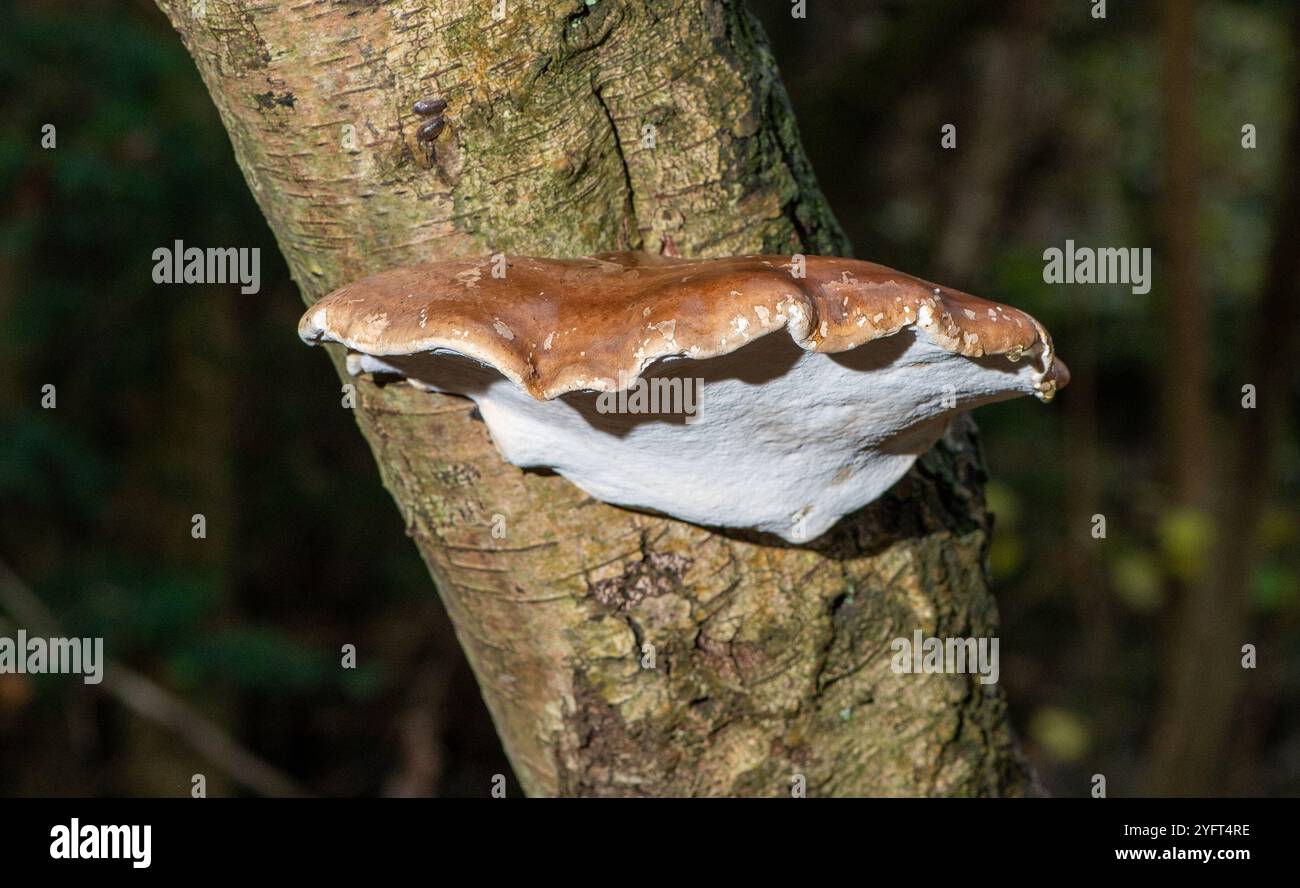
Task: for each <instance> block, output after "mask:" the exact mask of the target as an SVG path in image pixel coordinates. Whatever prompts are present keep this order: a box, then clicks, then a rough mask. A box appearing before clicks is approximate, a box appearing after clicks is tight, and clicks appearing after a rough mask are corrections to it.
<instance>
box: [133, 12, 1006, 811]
mask: <svg viewBox="0 0 1300 888" xmlns="http://www.w3.org/2000/svg"><path fill="white" fill-rule="evenodd" d="M158 2H159V5H160V6H161V7H162V9H163V10H164V11H165V12H166V13H167V15H168V16H169V17H170V18H171V20H172V23H173V25H174V26H175V27H176V29H177V30H178V31H179V32H180V34H181V37H182V39H183V40H184V41H185V44H186V46H187V47H188V49H189V51H190V53H191V54H192V55H193V57H194V59H195V61H196V63H197V64H198V68H199V71H200V72H201V74H202V76H203V78H204V81H205V83H206V84H207V87H208V89H209V91H210V92H211V94H212V98H213V100H214V101H215V102H216V104H217V107H218V108H219V109H220V113H221V116H222V120H223V121H224V123H225V126H226V128H227V130H228V131H229V133H230V137H231V141H232V143H233V145H234V149H235V154H236V156H237V158H238V160H239V164H240V166H241V168H242V169H243V171H244V174H245V177H246V178H247V180H248V183H249V185H250V187H251V188H252V190H253V194H254V195H255V197H256V199H257V200H258V202H259V205H260V206H261V208H262V210H263V212H264V213H265V215H266V217H267V219H268V220H269V221H270V224H271V227H272V228H273V230H274V231H275V235H276V237H277V239H278V241H279V244H280V247H281V249H282V250H283V251H284V254H285V257H286V258H287V260H288V263H289V266H290V269H291V271H292V273H293V276H294V279H295V280H296V281H297V283H298V285H299V286H300V288H301V290H302V293H303V296H304V299H305V300H306V301H307V302H308V303H310V302H313V301H314V300H316V299H318V298H319V297H320V296H321V295H323V294H324V293H325V292H327V291H329V290H331V289H333V288H335V287H337V286H339V285H341V284H343V283H346V282H347V281H349V280H353V279H355V278H358V277H360V276H362V275H365V274H368V273H371V272H375V271H378V270H380V269H383V268H385V267H389V266H393V265H398V264H404V263H414V262H418V261H427V260H430V259H435V258H447V257H453V256H462V255H482V254H485V253H490V252H496V251H501V252H506V253H518V254H533V255H544V256H577V255H583V254H588V253H592V252H595V251H599V250H607V249H617V248H633V249H638V248H639V249H646V250H649V251H652V252H665V253H670V254H671V253H679V254H680V255H683V256H718V255H727V254H737V253H744V252H753V251H760V250H761V251H764V252H772V253H791V252H805V253H822V254H836V253H843V252H845V251H847V248H848V247H847V243H846V242H845V239H844V237H843V235H842V233H841V232H840V229H839V227H838V225H837V224H836V222H835V220H834V219H833V217H832V215H831V213H830V211H829V209H828V207H827V205H826V203H825V201H824V199H823V198H822V196H821V193H820V192H819V190H818V188H817V185H816V183H815V181H814V178H813V176H812V172H811V169H810V167H809V164H808V162H807V160H806V158H805V156H804V154H803V150H802V148H801V147H800V144H799V140H798V135H797V132H796V128H795V123H794V119H793V116H792V114H791V112H790V109H789V105H788V101H787V99H786V96H785V94H784V91H783V89H782V87H781V84H780V81H779V79H778V76H777V73H776V69H775V65H774V63H773V60H772V58H771V55H770V53H769V50H768V48H767V45H766V42H765V39H764V38H763V36H762V34H761V33H760V30H759V27H758V25H757V23H756V22H755V21H754V20H753V19H752V18H751V17H750V16H749V15H748V14H747V13H746V12H745V11H744V10H743V9H739V8H737V7H736V6H734V5H732V4H728V3H719V2H709V0H679V2H638V3H612V2H609V0H597V2H594V3H591V4H590V5H588V4H587V3H585V2H582V0H574V2H526V3H525V2H506V3H505V4H503V5H500V4H493V3H492V2H487V0H483V2H470V0H405V2H384V0H352V2H342V0H339V2H325V0H305V2H300V3H274V2H253V0H206V5H205V6H201V7H199V8H198V11H197V12H196V11H195V10H196V6H197V5H198V0H158ZM502 8H504V13H505V15H504V18H502V19H501V20H497V19H495V18H494V17H493V16H494V12H495V11H498V10H500V9H502ZM434 97H439V98H444V99H446V100H447V101H448V107H447V110H446V112H445V113H446V117H447V120H448V126H447V128H446V130H445V131H444V132H443V133H442V135H441V136H440V138H438V139H437V141H436V142H434V143H433V145H432V147H426V146H425V145H424V144H423V143H421V142H419V141H417V139H416V138H415V131H416V128H417V127H418V126H419V125H420V123H421V122H422V120H421V119H420V118H418V117H417V116H416V115H414V114H413V113H412V111H411V105H412V103H413V102H415V101H416V100H417V99H424V98H434ZM333 357H334V361H335V365H336V368H338V369H339V371H340V373H342V367H341V361H340V357H341V356H340V355H339V354H338V353H337V352H335V353H333ZM349 381H352V380H349ZM355 382H356V384H357V387H358V393H359V399H358V405H357V407H356V411H355V412H356V417H357V421H358V423H359V425H360V427H361V430H362V432H363V433H364V435H365V437H366V439H367V441H368V442H369V443H370V446H371V448H372V449H373V451H374V454H375V458H376V460H377V462H378V464H379V468H380V474H381V476H382V478H383V481H384V484H385V485H386V486H387V488H388V489H389V491H390V492H391V493H392V495H393V498H394V500H395V501H396V502H397V505H398V507H399V508H400V509H401V511H402V513H403V515H404V516H405V518H406V523H407V528H408V532H409V533H410V535H411V536H412V537H413V538H414V540H415V542H416V544H417V545H418V547H419V549H420V552H421V555H422V556H423V557H424V559H425V562H426V564H427V565H428V567H429V571H430V573H431V574H432V576H433V578H434V580H435V582H436V584H437V587H438V590H439V592H440V594H441V596H442V599H443V601H444V603H445V605H446V608H447V611H448V613H449V614H450V616H451V618H452V620H453V622H454V624H455V627H456V631H457V635H458V637H459V639H460V642H461V645H462V647H463V648H464V651H465V654H466V656H467V657H468V659H469V662H470V664H471V665H472V667H473V669H474V672H475V675H476V676H477V678H478V681H479V685H480V687H481V689H482V692H483V695H484V697H485V699H486V701H487V704H488V707H489V709H490V711H491V713H492V715H493V718H494V720H495V722H496V725H497V728H498V730H499V732H500V735H501V738H502V741H503V743H504V745H505V749H506V752H507V754H508V755H509V757H510V760H511V762H512V764H513V766H514V768H515V771H516V773H517V775H518V777H519V780H520V782H521V784H522V785H523V787H524V789H525V790H526V791H527V792H528V793H529V794H532V795H555V794H562V795H666V794H675V795H703V794H745V795H786V794H789V793H790V792H791V789H792V786H793V785H796V784H798V783H799V782H800V781H799V778H800V777H802V781H803V783H804V784H805V785H806V786H807V791H808V793H809V794H810V795H817V794H822V795H831V794H1018V793H1022V792H1024V791H1026V790H1027V789H1028V788H1029V787H1030V783H1031V781H1030V778H1029V777H1028V775H1027V773H1026V770H1025V769H1024V767H1023V765H1022V763H1021V760H1020V758H1019V756H1018V755H1017V752H1016V748H1015V743H1014V740H1013V737H1012V734H1011V731H1010V728H1009V725H1008V721H1007V715H1006V707H1005V702H1004V699H1003V697H1002V694H1001V692H1000V691H999V690H998V689H997V686H996V685H988V686H986V685H982V684H980V683H979V682H978V680H977V679H978V676H972V675H899V674H895V673H894V672H893V671H892V670H891V669H890V659H891V656H892V652H891V650H890V648H889V642H890V641H891V640H892V639H893V638H895V637H898V636H909V637H910V636H911V633H912V632H913V630H915V629H920V630H922V631H923V632H924V633H925V634H926V635H937V636H966V635H976V636H986V635H987V636H995V635H996V634H997V617H996V607H995V604H994V601H993V598H992V596H991V594H990V592H989V589H988V584H987V578H986V575H985V571H984V553H985V548H986V544H987V539H988V529H989V528H988V522H987V517H986V515H985V512H984V506H983V491H982V467H981V462H980V456H979V452H978V444H977V442H976V438H975V434H974V431H973V426H972V425H970V423H969V421H961V422H959V423H957V424H955V426H954V429H953V431H952V432H950V434H949V435H948V436H947V437H946V438H945V440H944V442H943V443H942V444H940V445H939V446H937V447H936V448H935V449H934V450H933V451H931V453H929V454H927V456H926V457H925V458H924V459H923V460H921V461H920V462H919V463H918V466H917V468H916V469H914V470H913V472H912V473H911V474H910V475H909V476H908V477H907V478H906V479H905V480H904V481H902V482H900V484H899V485H898V486H897V487H895V489H894V490H893V491H891V493H890V494H889V495H887V496H886V497H884V498H883V499H882V500H880V501H878V502H877V503H875V504H873V505H872V506H871V507H869V508H867V509H865V510H863V511H862V512H861V513H859V514H857V515H855V516H852V517H851V518H849V519H847V520H845V521H844V522H843V523H842V524H841V525H840V527H838V528H837V529H836V530H835V531H833V532H832V533H831V534H828V535H827V536H825V537H823V538H822V539H820V540H818V541H816V542H815V543H814V544H812V545H808V546H802V547H794V546H788V545H785V544H782V543H780V542H779V541H778V542H773V541H772V540H770V539H763V538H758V537H756V536H753V535H748V534H743V533H728V532H714V531H710V530H706V529H702V528H699V527H694V526H691V525H688V524H684V523H681V522H677V521H673V520H669V519H665V518H661V517H655V516H649V515H645V514H640V513H636V512H632V511H626V510H622V509H617V508H614V507H611V506H607V505H605V504H602V503H599V502H596V501H593V500H591V499H590V498H588V497H586V496H585V495H584V494H582V493H581V492H580V491H579V490H577V489H576V488H575V487H573V486H572V485H570V484H569V483H568V482H567V481H565V480H563V479H562V478H559V477H555V476H551V475H546V474H544V473H535V472H523V471H521V470H519V469H517V468H515V467H514V466H511V465H509V464H507V463H506V462H504V461H503V460H502V459H501V458H500V457H499V456H498V454H497V453H496V451H495V450H494V448H493V446H492V443H491V441H490V440H489V438H488V435H487V433H486V431H485V429H484V426H483V424H482V423H481V422H478V421H476V419H475V417H474V414H473V410H472V406H473V405H472V404H471V403H470V402H468V401H466V400H463V399H458V398H454V397H446V396H435V395H429V394H425V393H421V392H417V391H415V390H413V389H411V388H410V387H408V386H406V385H387V386H378V385H375V384H374V383H372V382H370V381H367V380H356V381H355ZM267 384H268V385H273V384H274V381H271V380H268V381H267ZM330 396H331V397H337V394H333V395H330ZM494 528H496V529H497V530H498V531H500V530H502V529H503V528H504V536H503V537H502V536H501V535H500V533H498V534H497V535H494V534H493V529H494ZM647 645H651V646H653V654H654V656H653V666H650V667H648V668H647V666H646V665H644V664H647V663H649V659H650V658H649V657H648V656H647V653H648V652H649V651H650V650H651V649H650V648H649V647H647Z"/></svg>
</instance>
